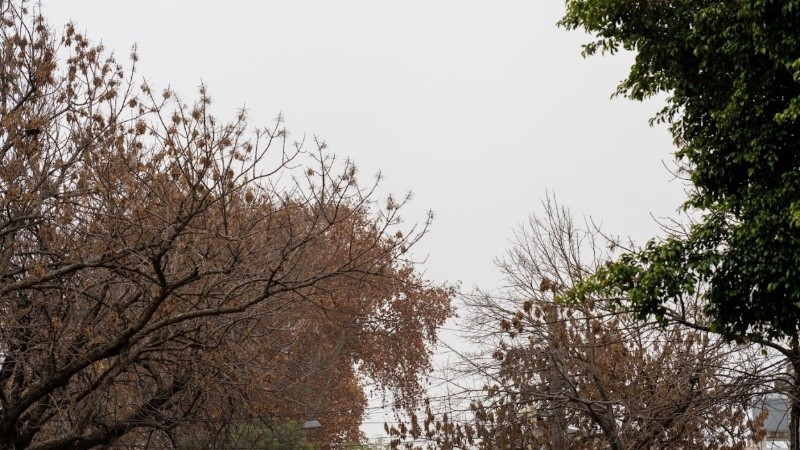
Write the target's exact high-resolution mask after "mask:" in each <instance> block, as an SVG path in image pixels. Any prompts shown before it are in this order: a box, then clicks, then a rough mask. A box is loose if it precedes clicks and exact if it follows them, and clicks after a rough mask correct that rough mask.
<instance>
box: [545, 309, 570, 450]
mask: <svg viewBox="0 0 800 450" xmlns="http://www.w3.org/2000/svg"><path fill="white" fill-rule="evenodd" d="M547 321H548V325H547V328H548V332H549V335H550V336H549V337H550V339H549V342H548V344H547V345H548V347H549V351H550V368H549V370H548V377H549V378H550V380H549V381H550V389H549V391H550V392H549V393H550V398H551V401H552V402H553V403H552V410H551V411H550V413H551V414H552V416H551V419H552V422H551V423H552V425H551V427H550V442H551V443H552V444H553V445H552V447H551V448H552V450H566V448H567V442H566V437H567V417H566V416H567V415H566V408H564V403H563V400H562V396H563V394H564V380H563V375H562V374H561V371H560V370H561V369H560V368H559V367H558V364H559V362H560V361H561V351H562V350H561V349H560V348H559V345H560V343H561V339H560V336H561V333H559V331H560V330H559V325H561V324H560V323H559V321H558V312H557V310H556V308H555V306H554V307H553V308H551V309H550V310H549V311H548V314H547Z"/></svg>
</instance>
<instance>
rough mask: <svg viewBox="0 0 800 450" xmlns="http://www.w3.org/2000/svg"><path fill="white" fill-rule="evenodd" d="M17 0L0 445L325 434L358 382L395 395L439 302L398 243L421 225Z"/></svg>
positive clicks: (8, 132) (0, 41) (351, 427)
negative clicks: (269, 431) (249, 427)
mask: <svg viewBox="0 0 800 450" xmlns="http://www.w3.org/2000/svg"><path fill="white" fill-rule="evenodd" d="M28 6H29V5H28V3H27V2H16V1H10V0H8V1H0V448H39V449H59V448H64V449H66V448H69V449H81V448H91V447H96V446H106V445H123V446H124V445H130V446H142V447H148V446H149V447H160V448H163V447H168V446H175V445H176V443H179V442H181V440H182V439H193V438H200V437H204V436H211V438H213V437H214V436H215V434H214V433H215V432H217V431H219V430H220V429H223V428H226V425H229V426H227V430H229V431H230V430H235V429H237V428H236V426H237V425H240V426H244V424H248V423H254V421H258V423H259V424H267V425H274V428H273V435H274V436H277V435H278V434H279V433H277V431H280V430H281V427H284V428H285V424H287V423H291V421H292V420H293V421H295V422H297V421H301V420H305V419H306V418H307V417H308V416H309V415H314V416H316V417H319V419H320V420H321V421H323V422H325V427H324V428H323V429H321V430H320V431H319V432H316V431H315V432H314V433H315V436H316V437H318V438H319V439H320V440H322V441H323V442H325V443H332V444H335V443H337V442H344V441H350V442H352V441H357V440H358V439H359V437H360V436H359V431H358V426H359V424H360V421H361V418H362V417H363V414H364V408H365V404H366V395H365V393H364V385H363V380H364V379H365V377H367V378H369V379H372V380H375V381H376V382H377V383H378V385H379V386H381V387H384V388H385V389H388V390H390V391H391V392H392V393H393V394H395V395H396V397H397V398H398V402H403V401H408V402H411V403H413V401H414V399H415V398H416V397H417V396H419V394H420V392H421V387H420V378H419V377H420V375H421V374H422V373H424V372H425V371H426V370H428V369H429V368H430V346H431V345H432V343H433V342H434V340H435V333H436V328H437V327H438V326H439V325H441V324H442V323H443V321H444V320H445V319H446V318H447V317H448V316H449V315H450V314H451V309H450V298H451V297H452V295H453V289H452V288H451V287H449V286H444V285H438V284H434V283H432V282H430V281H427V280H425V279H423V278H422V277H421V275H420V274H419V272H418V270H417V266H416V265H415V263H414V262H413V261H412V260H411V259H410V258H409V257H408V256H407V255H408V253H407V252H408V250H409V248H410V247H412V246H413V245H414V244H415V242H417V240H418V239H419V238H420V237H421V236H422V235H424V234H425V232H426V229H427V222H424V223H423V224H421V225H420V226H418V227H414V226H410V227H409V226H403V225H402V220H401V218H400V211H401V210H402V207H403V203H404V201H403V200H394V199H392V198H391V197H390V198H389V199H388V201H385V202H384V201H381V202H380V203H379V202H378V200H377V199H376V198H375V195H374V192H375V186H374V185H366V186H362V185H361V184H359V182H358V180H357V178H358V177H357V173H356V169H355V166H353V165H352V164H351V163H349V162H348V163H345V164H339V163H337V162H336V160H335V159H334V158H333V156H332V155H331V154H330V153H329V152H328V151H326V150H325V144H324V142H321V141H319V142H317V145H316V148H313V151H308V150H305V149H303V148H302V147H301V145H300V144H296V143H295V144H293V143H291V142H290V141H288V140H287V132H286V131H285V129H284V128H283V125H282V124H281V121H280V120H278V121H277V122H276V124H275V125H274V126H271V127H268V128H261V129H252V128H251V127H250V125H249V124H248V122H247V117H246V114H245V113H244V112H241V113H239V114H238V115H237V116H236V117H235V118H234V119H233V120H232V121H230V122H226V121H223V120H220V119H217V118H216V117H214V116H213V115H212V114H211V112H210V106H209V105H210V103H211V100H210V97H209V95H208V94H207V93H206V91H205V88H204V87H203V88H201V90H200V95H199V98H198V99H197V100H196V101H194V102H191V103H188V102H185V101H183V100H181V99H180V98H179V97H178V96H177V95H176V94H175V93H174V92H172V91H170V90H169V89H165V90H160V91H157V90H155V89H154V88H152V87H151V86H149V85H148V84H147V83H143V82H141V81H139V80H138V76H137V75H136V74H135V63H136V60H137V58H138V56H137V55H136V54H135V53H134V54H132V55H131V59H132V62H131V64H130V65H131V66H133V67H131V68H130V69H128V70H126V69H125V68H124V67H123V65H122V64H121V63H119V62H118V61H117V60H116V59H115V58H114V57H113V56H112V55H111V54H109V53H108V52H107V51H105V50H104V49H103V48H102V46H101V45H96V44H93V43H91V42H90V41H89V40H88V39H87V38H86V37H85V36H84V35H83V34H82V33H79V32H78V31H76V29H75V27H74V26H73V25H72V24H69V25H67V26H66V27H65V29H64V31H63V33H55V32H54V31H53V30H52V29H51V28H50V27H49V26H48V24H47V23H46V21H45V19H44V18H43V17H41V15H40V14H39V11H38V9H37V8H36V7H33V8H32V9H31V8H29V7H28ZM240 428H241V427H240ZM201 431H202V432H206V431H207V432H208V434H205V435H203V434H202V433H200V432H201ZM276 433H277V434H276ZM201 435H202V436H201ZM206 442H208V445H209V446H213V445H215V444H214V441H213V439H211V440H208V441H206Z"/></svg>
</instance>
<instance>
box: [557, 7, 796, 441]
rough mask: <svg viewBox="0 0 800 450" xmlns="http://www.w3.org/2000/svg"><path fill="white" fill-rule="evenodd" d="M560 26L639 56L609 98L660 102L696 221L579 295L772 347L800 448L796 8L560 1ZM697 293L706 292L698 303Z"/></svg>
mask: <svg viewBox="0 0 800 450" xmlns="http://www.w3.org/2000/svg"><path fill="white" fill-rule="evenodd" d="M566 5H567V10H566V14H565V16H564V18H563V20H562V22H561V24H562V25H563V26H565V27H567V28H570V29H577V28H579V29H583V30H585V31H587V32H589V33H591V34H593V35H594V36H595V38H594V39H593V40H592V42H589V43H588V44H587V45H586V46H585V47H584V49H585V53H586V54H594V53H597V52H610V53H614V52H615V51H617V50H618V49H626V50H631V51H633V52H635V53H636V60H635V62H634V64H633V66H632V67H631V71H630V73H629V74H628V77H627V78H626V79H625V80H623V81H622V83H621V84H620V85H619V87H618V90H617V92H618V93H619V94H624V95H626V96H628V97H630V98H633V99H637V100H641V99H644V98H647V97H651V96H654V95H657V94H662V93H663V94H666V105H665V107H664V109H663V111H662V112H661V113H660V114H659V115H658V116H657V117H656V120H657V121H662V122H666V123H668V124H669V125H670V131H671V133H672V135H673V137H674V139H675V142H676V144H677V150H676V152H675V157H676V160H677V162H678V166H679V167H680V170H681V171H682V174H683V175H685V176H686V178H687V180H688V182H689V187H690V189H689V199H688V201H687V202H686V204H685V207H686V209H687V210H689V211H690V212H691V213H692V215H693V216H694V217H697V218H699V219H698V220H697V221H696V222H694V223H692V224H691V226H690V228H689V229H688V230H686V232H685V233H683V232H682V233H672V234H669V235H668V236H666V237H665V238H664V239H656V240H653V241H651V242H650V243H648V244H647V245H645V246H644V248H642V249H640V251H637V252H635V253H630V254H627V255H623V256H621V257H620V259H619V260H618V261H616V262H615V263H614V264H612V265H611V266H610V267H608V268H607V269H606V270H603V271H601V272H600V273H599V274H598V276H597V277H596V279H595V280H594V282H593V283H591V284H592V285H591V286H586V288H587V289H588V290H591V291H594V292H601V291H602V292H604V293H603V295H608V296H616V297H619V298H620V299H621V300H623V301H625V302H626V303H628V304H629V305H630V306H632V307H634V308H636V309H637V310H638V312H639V315H640V316H641V317H645V316H647V315H655V316H661V317H663V316H664V315H667V314H669V309H670V308H671V307H670V305H674V304H678V303H680V301H681V298H682V297H683V296H686V295H688V296H694V295H696V294H699V295H701V296H702V297H703V303H704V305H705V307H704V310H705V311H704V312H705V315H706V317H707V319H708V320H707V323H708V326H709V327H710V328H711V329H712V330H713V331H715V332H717V333H720V334H722V335H724V336H725V337H727V338H729V339H738V340H749V341H754V342H764V343H768V345H770V346H774V347H777V348H779V351H780V352H781V353H782V354H783V355H784V356H785V358H786V360H787V361H788V362H789V365H790V366H791V368H792V369H791V370H792V372H793V374H792V376H791V378H792V382H791V383H789V384H788V385H787V386H789V387H790V388H789V389H788V390H787V392H786V395H788V396H789V397H790V398H792V401H793V405H792V408H791V416H792V426H791V431H792V437H791V446H792V448H794V449H797V448H800V348H799V347H798V339H799V338H798V336H799V335H798V331H799V328H798V327H800V307H798V305H800V285H798V280H800V277H799V276H798V274H800V259H798V255H799V254H800V228H798V223H800V221H798V218H799V217H800V215H799V214H798V211H800V200H798V192H800V177H798V173H800V156H798V155H800V152H798V151H797V145H798V139H797V137H798V133H799V132H800V35H798V32H797V30H798V29H800V2H797V1H791V0H789V1H780V2H776V1H763V0H745V1H736V2H726V1H695V0H687V1H679V2H662V1H639V2H635V3H632V2H628V1H623V0H619V1H616V0H615V1H597V0H569V1H567V2H566ZM696 286H702V287H703V290H702V292H699V293H698V292H697V291H696V288H695V287H696Z"/></svg>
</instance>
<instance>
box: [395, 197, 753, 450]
mask: <svg viewBox="0 0 800 450" xmlns="http://www.w3.org/2000/svg"><path fill="white" fill-rule="evenodd" d="M608 243H609V241H608V240H607V239H606V238H604V237H603V236H602V235H600V233H599V232H598V231H597V230H596V228H592V227H591V226H587V227H585V228H583V229H581V228H579V227H578V226H576V224H575V223H574V222H573V219H572V217H571V215H570V214H569V212H568V211H567V210H565V209H563V208H561V207H558V206H557V205H556V204H555V203H553V202H551V201H548V202H545V204H544V212H543V214H541V215H534V216H532V217H531V218H530V220H529V222H528V223H527V224H526V225H525V226H524V227H523V228H521V229H520V231H519V232H518V233H517V234H516V239H515V242H514V246H513V248H512V250H510V251H509V252H508V254H507V256H506V257H505V258H503V259H502V260H500V261H499V262H498V265H499V267H500V269H501V270H502V272H503V274H504V275H505V281H506V283H505V286H506V288H504V289H503V290H502V291H501V292H499V293H491V294H478V295H475V296H472V297H471V298H470V300H469V302H470V307H471V310H472V320H471V321H470V323H471V324H472V329H473V330H474V331H473V333H476V334H475V335H473V338H474V339H476V340H477V341H480V342H487V340H488V341H490V342H493V345H492V346H491V348H490V349H489V351H490V355H491V358H480V357H475V356H470V357H469V358H468V359H467V364H468V365H467V368H468V369H467V373H470V372H471V373H472V374H473V375H477V376H478V377H479V380H482V381H483V384H484V389H483V391H482V393H481V395H480V396H479V397H478V398H476V399H474V400H473V401H472V402H471V405H470V411H469V414H461V415H455V416H454V415H453V414H452V412H451V413H450V414H441V412H440V411H437V409H438V406H437V405H436V404H434V403H431V404H429V405H428V407H427V411H426V413H425V415H424V416H423V417H422V418H416V417H415V418H413V420H412V421H411V424H410V425H404V426H403V427H401V428H397V427H395V428H394V429H390V431H391V432H392V434H393V435H394V436H395V437H397V440H396V441H395V445H396V446H398V447H399V446H402V444H403V443H406V442H409V441H412V442H410V443H409V445H408V447H414V446H415V444H416V445H419V444H418V443H419V442H420V441H421V442H428V444H427V447H428V448H437V449H453V448H481V449H496V448H520V449H540V448H549V449H558V450H562V449H568V448H573V449H619V450H621V449H655V448H660V449H684V448H708V449H736V448H743V447H744V444H745V441H746V438H748V437H750V436H752V435H753V433H754V432H756V431H757V429H758V426H757V425H758V421H754V420H752V418H751V417H749V416H748V412H749V410H748V404H749V399H750V396H751V395H752V394H753V388H754V386H759V385H760V384H761V381H762V380H761V379H760V378H758V377H757V376H762V375H765V373H766V371H767V370H768V369H769V361H768V360H767V359H765V358H761V357H759V354H758V352H757V348H754V347H751V346H750V347H749V346H737V345H732V344H727V343H725V342H724V341H723V340H722V339H720V338H719V337H718V336H716V335H714V334H712V333H708V332H705V331H702V330H697V329H693V328H689V327H686V326H684V325H682V324H679V323H668V324H666V325H663V324H659V323H654V322H651V323H644V322H641V321H639V320H637V318H636V317H635V316H634V315H632V314H629V313H627V312H626V311H624V310H621V309H617V308H615V304H614V303H613V302H611V301H609V300H606V299H602V298H597V297H587V298H586V299H584V301H583V302H580V303H574V304H568V303H564V302H563V298H562V295H563V293H564V292H566V291H567V290H568V289H570V287H572V286H575V285H576V284H579V283H580V282H581V281H582V280H583V279H585V278H586V277H588V276H590V275H591V274H593V273H594V272H595V271H596V270H598V269H599V268H600V267H602V266H603V265H604V264H605V263H606V262H607V261H609V259H610V258H611V256H612V255H611V251H606V250H605V246H606V245H607V244H608ZM437 412H438V413H437ZM425 445H426V444H422V445H419V446H422V447H424V446H425Z"/></svg>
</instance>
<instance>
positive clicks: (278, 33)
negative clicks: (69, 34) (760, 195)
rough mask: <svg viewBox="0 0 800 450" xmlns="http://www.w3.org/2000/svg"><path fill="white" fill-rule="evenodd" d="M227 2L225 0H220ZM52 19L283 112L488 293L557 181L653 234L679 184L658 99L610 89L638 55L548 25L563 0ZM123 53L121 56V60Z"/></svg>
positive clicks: (430, 265) (182, 77)
mask: <svg viewBox="0 0 800 450" xmlns="http://www.w3.org/2000/svg"><path fill="white" fill-rule="evenodd" d="M222 5H224V6H222ZM44 9H45V14H46V15H47V16H48V17H49V19H50V20H51V23H52V24H53V25H55V26H57V27H60V26H61V25H62V24H63V23H65V22H66V21H67V20H69V19H70V18H71V19H73V20H74V21H75V22H76V23H77V25H78V29H79V30H86V31H87V32H88V35H89V37H90V38H92V39H93V40H100V39H102V41H103V42H104V43H105V45H106V47H107V48H109V49H114V50H115V51H116V53H117V54H118V55H119V56H121V57H122V56H124V55H126V54H127V53H128V51H129V48H130V46H131V45H132V44H133V43H137V44H138V47H139V52H140V56H141V61H140V66H139V69H140V75H142V76H145V77H147V78H148V79H149V80H150V82H151V85H152V86H153V87H165V86H166V85H171V86H172V88H173V89H174V90H175V91H177V92H178V93H179V94H180V95H181V96H182V97H183V98H184V99H186V100H191V98H192V96H193V95H195V93H196V91H197V86H198V84H199V83H200V81H201V80H202V81H204V82H205V83H206V84H207V85H208V88H209V91H210V94H211V96H212V98H213V99H214V100H215V108H216V109H215V110H216V112H217V115H218V116H220V117H223V118H224V117H226V116H228V117H233V115H234V113H235V112H236V110H237V109H238V108H239V107H241V106H245V105H246V106H247V108H248V110H249V111H250V117H251V122H252V123H253V124H257V125H266V124H269V123H270V122H271V120H272V119H273V118H274V117H275V116H276V115H277V114H278V113H279V112H282V113H283V114H284V116H285V118H286V125H287V128H288V129H289V130H290V131H291V132H292V133H293V135H294V136H295V138H297V139H299V138H301V137H302V136H303V134H304V133H305V134H307V135H308V136H309V137H311V136H313V135H317V136H319V137H321V138H322V139H324V140H326V141H327V143H328V144H329V148H330V150H331V151H333V152H335V153H336V154H337V155H339V156H340V157H351V158H352V159H354V160H355V161H356V163H357V164H358V166H359V169H360V174H361V177H362V178H365V179H371V178H372V175H373V174H374V173H376V172H377V171H379V170H381V171H382V172H383V174H384V175H385V177H386V179H385V183H384V189H383V192H390V191H391V192H395V193H400V194H402V193H404V192H406V191H408V190H411V191H413V192H414V194H415V199H414V201H413V203H412V205H411V206H410V208H408V210H407V212H406V214H405V217H406V218H407V219H408V220H409V221H415V220H423V219H424V212H425V211H426V210H428V209H432V210H433V211H434V212H435V214H436V220H435V222H434V226H433V229H432V232H431V234H430V235H429V236H428V237H427V238H426V239H425V240H424V241H423V242H422V243H421V245H420V247H419V248H418V249H417V252H416V254H417V255H425V254H428V255H429V259H428V261H427V264H426V266H425V267H426V269H427V274H428V276H429V277H432V278H434V279H438V280H449V281H458V280H460V281H462V282H463V283H464V286H465V287H467V288H468V287H470V286H472V285H475V284H477V285H480V286H485V287H491V286H492V285H494V284H495V283H496V281H497V280H496V278H497V273H496V271H495V270H494V268H493V264H492V260H493V259H494V258H495V257H497V256H500V255H501V254H502V253H503V252H504V251H505V250H506V249H507V247H508V239H509V237H510V236H511V230H512V228H513V227H515V226H517V224H519V223H520V222H522V221H523V220H524V219H525V218H526V216H527V215H528V214H529V213H530V212H531V211H535V210H537V209H538V207H539V200H540V199H541V198H542V197H544V196H545V195H546V192H547V191H548V190H552V191H553V192H554V193H555V195H556V196H557V197H558V199H559V201H560V202H561V203H563V204H565V205H567V206H569V207H570V208H572V210H573V212H574V213H575V214H576V215H579V216H580V215H587V216H592V217H593V218H595V219H596V220H598V221H600V222H602V223H603V225H604V228H605V229H606V230H608V231H610V232H612V233H616V234H629V235H631V236H633V237H634V238H636V239H639V240H642V239H645V238H646V237H648V236H651V235H653V234H654V233H656V231H657V226H656V225H655V224H654V222H653V220H652V219H651V214H652V215H655V216H672V215H674V213H675V210H676V208H677V207H678V206H679V204H680V202H681V201H682V198H683V194H682V186H681V185H680V183H678V182H677V181H672V182H670V179H671V175H670V174H669V173H668V172H667V170H666V169H665V168H664V167H663V165H662V160H666V161H667V162H669V161H670V154H671V152H672V145H671V139H670V137H669V135H668V133H667V132H666V130H665V129H664V128H663V127H662V128H650V127H649V126H648V124H647V119H648V118H649V117H650V116H652V115H653V114H654V112H655V111H657V109H658V103H657V102H651V103H645V104H641V103H634V102H631V101H628V100H625V99H621V98H620V99H614V100H610V99H609V96H610V94H611V93H612V92H613V90H614V88H615V87H616V85H617V83H618V82H619V81H620V80H621V79H622V78H623V77H624V75H625V73H626V71H627V69H628V66H629V65H630V62H631V56H630V55H616V56H613V57H612V56H606V57H593V58H590V59H588V60H584V59H582V58H581V56H580V44H581V43H582V42H585V41H586V40H587V39H588V37H587V36H586V35H584V34H582V33H580V32H567V31H565V30H563V29H559V28H557V27H556V26H555V22H556V21H557V20H558V19H559V17H560V16H561V15H562V14H563V9H564V4H563V1H561V0H552V1H543V0H524V1H481V2H478V1H464V0H453V1H432V0H426V1H402V2H397V1H395V2H388V1H375V0H363V1H330V0H318V1H307V0H293V1H288V0H287V1H282V2H276V1H249V2H246V1H228V2H219V1H213V2H212V1H198V0H191V1H189V0H182V1H175V0H171V1H159V2H156V1H139V2H130V1H126V2H122V1H102V2H101V1H88V0H84V1H76V0H72V1H69V2H66V1H56V0H50V1H46V2H45V5H44ZM120 59H124V58H120Z"/></svg>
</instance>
